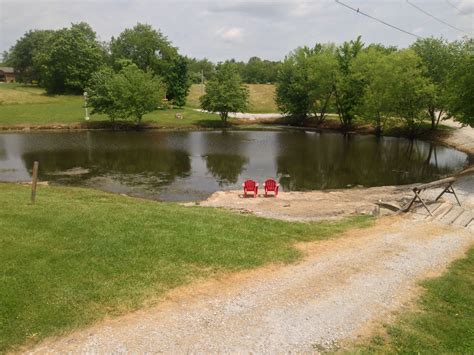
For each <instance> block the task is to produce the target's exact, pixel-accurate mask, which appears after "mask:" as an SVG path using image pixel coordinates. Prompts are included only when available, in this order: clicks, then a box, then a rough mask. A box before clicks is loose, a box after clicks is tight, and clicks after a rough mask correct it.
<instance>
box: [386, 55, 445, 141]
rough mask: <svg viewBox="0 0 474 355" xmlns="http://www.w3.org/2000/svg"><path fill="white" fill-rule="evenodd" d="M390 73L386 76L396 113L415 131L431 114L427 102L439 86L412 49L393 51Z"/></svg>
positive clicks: (391, 103)
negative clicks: (435, 84) (431, 79)
mask: <svg viewBox="0 0 474 355" xmlns="http://www.w3.org/2000/svg"><path fill="white" fill-rule="evenodd" d="M389 61H390V66H391V68H390V69H388V70H387V72H388V73H390V75H387V77H386V85H387V88H388V89H389V92H388V96H389V100H390V105H391V107H392V110H393V112H394V114H396V115H397V116H398V117H401V118H402V119H403V120H404V121H405V124H406V126H407V128H408V129H409V133H411V134H415V133H416V130H417V128H418V127H419V125H420V123H421V122H422V121H423V120H424V119H425V118H426V117H427V113H426V106H427V105H428V103H429V102H431V100H433V96H434V95H435V91H436V88H435V87H434V85H433V84H432V83H431V81H430V80H429V79H428V78H427V77H426V76H425V73H424V70H423V66H422V65H421V60H420V58H419V57H418V56H417V54H416V53H415V52H414V51H413V50H410V49H407V50H402V51H399V52H396V53H393V54H391V55H390V58H389Z"/></svg>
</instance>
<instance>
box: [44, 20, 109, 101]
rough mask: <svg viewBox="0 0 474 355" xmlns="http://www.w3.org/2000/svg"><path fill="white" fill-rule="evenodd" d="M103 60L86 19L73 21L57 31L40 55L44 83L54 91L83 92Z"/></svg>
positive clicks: (50, 90) (47, 88)
mask: <svg viewBox="0 0 474 355" xmlns="http://www.w3.org/2000/svg"><path fill="white" fill-rule="evenodd" d="M104 60H105V59H104V52H103V50H102V47H101V46H100V44H99V42H98V41H97V40H96V35H95V32H94V31H93V30H92V28H91V27H90V26H89V25H88V24H86V23H79V24H73V25H72V26H71V28H63V29H61V30H58V31H56V32H55V33H54V35H53V36H51V38H50V43H49V46H48V51H47V52H41V53H40V54H39V55H38V62H39V63H40V65H41V83H42V85H43V86H44V87H45V88H46V90H47V92H48V93H51V94H58V93H71V94H80V93H82V92H83V90H84V87H85V86H86V84H87V82H88V81H89V79H90V78H91V75H92V73H94V72H96V71H97V70H98V69H99V68H100V67H101V66H102V65H104Z"/></svg>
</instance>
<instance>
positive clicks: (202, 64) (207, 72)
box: [188, 58, 216, 84]
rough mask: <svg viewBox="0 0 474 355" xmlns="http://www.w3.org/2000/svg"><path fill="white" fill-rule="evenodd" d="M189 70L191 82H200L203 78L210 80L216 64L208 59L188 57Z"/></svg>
mask: <svg viewBox="0 0 474 355" xmlns="http://www.w3.org/2000/svg"><path fill="white" fill-rule="evenodd" d="M188 70H189V77H190V79H191V82H192V83H194V84H200V83H201V81H202V79H204V80H210V79H212V77H213V76H214V73H215V70H216V66H215V65H214V63H212V62H211V61H209V60H208V59H200V60H198V59H196V58H188Z"/></svg>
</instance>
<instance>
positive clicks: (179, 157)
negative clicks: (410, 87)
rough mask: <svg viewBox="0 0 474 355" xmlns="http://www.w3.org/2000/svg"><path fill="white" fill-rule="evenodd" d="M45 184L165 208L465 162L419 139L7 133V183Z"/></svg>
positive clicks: (403, 176) (390, 181)
mask: <svg viewBox="0 0 474 355" xmlns="http://www.w3.org/2000/svg"><path fill="white" fill-rule="evenodd" d="M35 160H37V161H39V162H40V173H39V176H40V179H41V180H43V181H49V182H50V183H57V184H63V185H74V186H87V187H94V188H98V189H102V190H105V191H110V192H117V193H125V194H129V195H134V196H141V197H146V198H152V199H159V200H168V201H194V200H201V199H205V198H207V197H208V196H209V195H210V194H212V193H213V192H215V191H218V190H224V189H225V190H229V189H240V188H241V184H242V182H243V181H244V180H245V179H247V178H251V179H255V180H257V181H258V182H260V184H261V183H262V182H263V181H264V180H265V179H266V178H269V177H271V178H275V179H276V180H278V182H279V183H280V185H281V188H282V189H283V190H284V191H290V190H291V191H304V190H315V189H335V188H346V187H351V186H358V185H361V186H366V187H369V186H382V185H398V184H409V183H414V182H427V181H432V180H436V179H438V178H441V177H443V176H445V175H448V174H450V173H452V172H454V171H457V170H459V169H461V168H462V167H463V166H464V165H466V164H467V163H468V156H467V155H466V154H465V153H462V152H459V151H457V150H454V149H450V148H447V147H444V146H440V145H436V144H433V143H428V142H424V141H419V140H414V141H411V140H407V139H402V138H390V137H384V138H376V137H374V136H371V135H345V136H344V135H342V134H339V133H316V132H305V131H291V130H288V131H206V132H195V131H194V132H176V131H173V132H170V131H143V132H113V131H74V132H31V133H2V134H0V181H24V180H30V178H31V169H32V166H33V162H34V161H35Z"/></svg>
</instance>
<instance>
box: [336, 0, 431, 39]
mask: <svg viewBox="0 0 474 355" xmlns="http://www.w3.org/2000/svg"><path fill="white" fill-rule="evenodd" d="M335 1H336V3H338V4H339V5H342V6H344V7H347V8H348V9H351V10H352V11H355V12H357V13H358V14H361V15H363V16H365V17H368V18H370V19H372V20H374V21H377V22H379V23H381V24H384V25H385V26H389V27H391V28H394V29H396V30H398V31H400V32H403V33H406V34H407V35H410V36H413V37H416V38H423V37H421V36H418V35H416V34H414V33H411V32H408V31H406V30H404V29H402V28H400V27H397V26H394V25H391V24H389V23H387V22H385V21H383V20H380V19H378V18H376V17H374V16H371V15H369V14H366V13H364V12H362V11H360V10H359V9H358V8H357V9H356V8H353V7H352V6H349V5H347V4H344V3H343V2H341V1H339V0H335Z"/></svg>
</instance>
